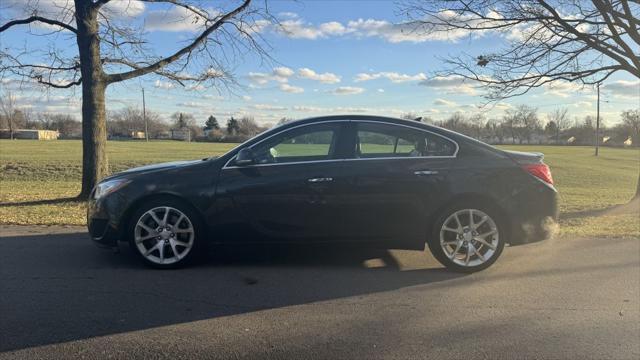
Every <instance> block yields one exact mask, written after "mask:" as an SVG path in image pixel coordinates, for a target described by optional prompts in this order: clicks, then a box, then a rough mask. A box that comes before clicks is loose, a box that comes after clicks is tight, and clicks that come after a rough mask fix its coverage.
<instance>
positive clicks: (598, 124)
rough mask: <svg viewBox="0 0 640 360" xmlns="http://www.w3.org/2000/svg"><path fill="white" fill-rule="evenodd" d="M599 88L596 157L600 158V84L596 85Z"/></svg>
mask: <svg viewBox="0 0 640 360" xmlns="http://www.w3.org/2000/svg"><path fill="white" fill-rule="evenodd" d="M596 87H597V88H598V105H597V112H596V156H598V147H599V145H600V83H598V84H597V85H596Z"/></svg>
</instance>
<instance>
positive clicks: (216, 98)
mask: <svg viewBox="0 0 640 360" xmlns="http://www.w3.org/2000/svg"><path fill="white" fill-rule="evenodd" d="M6 1H7V2H6V3H5V4H8V8H7V9H6V10H7V11H0V12H1V13H2V15H0V20H1V21H2V22H5V21H6V20H7V19H8V18H10V17H11V16H16V15H20V13H21V11H24V10H21V9H19V7H20V6H22V5H23V3H21V2H19V1H17V0H6ZM67 1H69V0H40V2H38V3H37V5H38V6H39V7H41V9H39V11H41V12H45V13H46V11H59V7H57V8H56V7H52V4H53V5H56V4H57V5H60V3H61V2H62V3H63V4H66V3H67ZM3 2H4V1H3ZM112 3H113V4H114V5H112V6H113V9H110V11H112V12H113V14H112V16H113V17H114V18H115V19H116V20H117V21H122V22H123V23H127V22H130V23H132V24H138V25H141V24H144V28H145V30H146V32H147V38H148V39H149V40H150V44H149V45H150V47H151V48H152V49H153V51H154V52H155V53H156V54H158V55H162V54H169V53H171V51H172V50H175V49H177V48H178V46H179V45H180V44H181V43H182V42H184V41H185V40H186V39H188V38H189V37H191V36H193V35H194V34H195V32H194V30H196V28H194V26H195V25H193V24H192V23H191V22H190V21H189V20H188V19H185V18H184V16H183V15H181V14H179V13H177V12H175V11H171V10H168V9H167V8H166V7H162V6H156V5H149V4H142V3H138V2H136V1H130V0H113V1H112ZM222 3H223V4H227V5H232V4H234V2H233V1H231V0H227V1H224V2H222ZM215 4H220V2H204V7H210V6H213V5H215ZM268 4H269V8H270V11H271V13H272V14H273V15H275V16H276V17H277V18H278V19H279V20H280V21H281V24H282V26H283V27H284V28H285V29H287V32H286V33H285V32H283V31H281V30H278V29H276V28H274V27H273V26H265V27H263V28H261V31H260V35H261V36H263V37H264V39H265V40H266V42H267V43H268V44H269V46H270V47H271V50H270V54H271V56H272V58H273V60H271V61H262V60H263V59H260V58H259V57H257V56H255V55H251V54H249V55H247V56H241V57H237V58H235V59H233V61H232V62H231V64H229V66H230V68H231V70H232V72H233V74H234V75H235V77H236V79H237V81H238V83H239V86H237V87H235V88H233V89H232V90H233V92H232V93H230V92H228V91H226V89H221V90H216V89H200V88H193V87H186V88H185V87H182V86H181V85H179V84H177V83H173V82H171V81H169V80H166V79H162V78H159V77H157V76H153V75H152V76H146V77H143V78H138V79H134V80H130V81H128V82H126V83H121V84H117V85H114V86H111V87H110V88H109V90H108V93H107V96H108V110H109V111H114V110H117V109H119V108H121V107H123V106H141V105H142V98H141V88H142V87H144V88H145V92H146V95H147V108H148V109H150V110H152V111H155V112H158V113H160V114H161V115H163V116H164V117H167V118H168V116H169V115H170V114H171V113H174V112H176V111H181V112H185V113H192V114H193V115H194V116H195V117H196V119H197V121H199V122H200V123H203V122H204V120H205V119H206V117H207V116H208V115H214V116H216V117H218V118H219V119H220V120H222V122H224V121H225V120H226V118H228V117H229V116H231V115H234V116H242V115H251V116H253V117H255V119H256V120H258V121H259V122H262V123H264V124H271V123H275V122H277V121H278V119H280V118H282V117H288V118H302V117H308V116H317V115H324V114H337V113H362V114H379V115H391V116H400V115H402V114H403V113H407V112H412V113H417V114H419V115H426V116H430V117H432V118H434V119H445V118H446V117H448V116H450V115H451V114H452V113H454V112H456V111H462V112H465V113H470V112H474V111H483V112H486V115H487V116H500V115H501V114H502V112H503V111H505V110H506V109H508V108H510V107H512V106H515V105H517V104H521V103H526V104H529V105H533V106H536V107H538V108H539V112H540V115H541V118H542V119H544V117H545V113H547V112H550V111H552V110H554V109H555V108H557V107H567V108H568V109H569V111H570V113H571V114H572V116H579V117H583V116H585V115H595V92H594V91H593V90H592V89H582V88H580V87H579V86H576V85H574V84H569V83H562V84H558V85H557V86H555V87H554V88H550V87H547V88H542V89H538V90H535V91H533V92H531V93H529V94H527V95H524V96H521V97H518V98H514V99H510V100H508V101H504V102H500V103H498V104H494V105H495V106H490V107H484V108H479V107H478V105H480V104H483V103H484V102H485V100H484V99H483V98H482V93H483V91H482V89H481V88H478V87H477V86H476V84H472V83H468V82H467V83H461V81H460V80H459V79H457V78H454V77H449V78H438V77H435V76H434V73H435V72H436V71H438V70H441V69H442V68H443V64H442V60H441V58H442V57H446V56H448V55H456V54H459V53H461V52H466V53H470V54H481V53H483V52H484V51H486V49H491V48H495V47H496V46H500V44H502V43H503V42H504V41H505V40H504V38H503V37H502V36H499V35H486V36H483V37H476V36H474V37H470V36H468V35H466V34H450V36H448V38H441V37H435V36H433V35H428V34H427V35H424V34H409V33H406V32H404V33H403V32H400V31H399V30H398V28H397V27H394V26H393V23H398V22H401V21H402V20H403V19H402V18H401V17H397V15H396V14H397V11H398V7H397V5H396V4H394V3H393V2H391V1H350V2H337V1H322V0H317V1H284V0H281V1H270V2H269V3H268ZM53 9H56V10H53ZM56 16H62V15H60V14H57V15H56ZM30 29H31V34H30V33H29V31H28V30H29V28H28V27H24V26H23V27H15V28H13V29H12V30H10V31H8V32H5V33H3V35H2V38H1V39H0V40H1V42H2V47H3V48H5V47H16V46H20V47H26V48H29V49H35V50H36V51H29V52H28V53H27V54H25V55H24V57H23V60H25V61H26V60H30V61H32V62H38V61H39V60H38V56H39V54H38V53H37V50H42V49H47V50H48V49H49V47H50V46H51V43H50V42H49V41H50V40H52V41H53V46H54V47H55V49H56V50H55V51H57V52H59V53H60V54H70V55H74V54H75V48H74V46H75V43H74V40H73V38H71V37H70V36H68V35H67V34H64V33H60V34H58V35H55V36H54V37H48V38H45V37H41V36H35V35H34V34H41V33H42V32H43V31H45V30H46V29H42V28H37V27H31V28H30ZM194 71H195V70H194ZM2 81H3V82H2V88H3V89H2V91H3V92H6V91H12V92H13V93H14V94H15V95H16V96H17V97H18V103H19V104H20V105H21V106H25V107H31V108H32V110H34V111H49V112H69V113H73V114H76V115H77V116H78V117H79V112H80V107H79V105H80V101H79V98H80V96H79V95H80V89H79V88H78V89H75V91H73V90H71V91H67V90H50V91H48V92H42V91H39V90H35V89H33V88H32V87H29V86H27V87H23V88H22V89H20V88H18V87H17V83H16V82H15V81H14V80H13V79H12V78H11V77H7V78H5V79H3V80H2ZM639 96H640V84H639V83H638V81H637V80H635V79H634V78H633V77H631V76H630V75H627V74H619V75H615V76H613V77H612V78H611V79H610V80H608V81H607V83H606V84H605V86H604V90H603V94H602V98H603V99H604V100H606V101H607V102H604V103H603V104H602V114H603V117H604V119H605V121H606V123H608V124H613V123H615V122H616V121H618V116H619V113H620V111H621V110H623V109H628V108H638V107H639Z"/></svg>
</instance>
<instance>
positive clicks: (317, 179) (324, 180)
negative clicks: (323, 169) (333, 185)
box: [307, 177, 333, 183]
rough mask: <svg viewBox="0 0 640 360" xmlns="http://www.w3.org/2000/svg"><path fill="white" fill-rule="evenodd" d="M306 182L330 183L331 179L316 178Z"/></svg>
mask: <svg viewBox="0 0 640 360" xmlns="http://www.w3.org/2000/svg"><path fill="white" fill-rule="evenodd" d="M307 181H308V182H310V183H321V182H330V181H333V178H330V177H317V178H311V179H307Z"/></svg>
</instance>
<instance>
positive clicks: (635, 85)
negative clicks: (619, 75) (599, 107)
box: [601, 80, 640, 102]
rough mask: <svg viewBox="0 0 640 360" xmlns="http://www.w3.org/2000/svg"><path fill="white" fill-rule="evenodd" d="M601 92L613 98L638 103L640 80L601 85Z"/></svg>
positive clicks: (639, 98) (639, 100)
mask: <svg viewBox="0 0 640 360" xmlns="http://www.w3.org/2000/svg"><path fill="white" fill-rule="evenodd" d="M601 90H603V91H604V92H606V93H608V94H611V95H613V96H614V97H622V98H630V99H635V100H636V101H638V102H640V80H637V81H633V80H631V81H629V80H618V81H613V82H611V83H606V84H604V85H602V87H601Z"/></svg>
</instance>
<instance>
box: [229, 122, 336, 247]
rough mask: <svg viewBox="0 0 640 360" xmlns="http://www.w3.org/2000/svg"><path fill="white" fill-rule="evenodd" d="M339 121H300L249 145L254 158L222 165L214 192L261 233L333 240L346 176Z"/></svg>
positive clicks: (291, 238) (294, 238) (278, 237)
mask: <svg viewBox="0 0 640 360" xmlns="http://www.w3.org/2000/svg"><path fill="white" fill-rule="evenodd" d="M341 127H342V123H341V122H330V123H320V124H311V125H303V126H300V127H296V128H293V129H289V130H285V131H283V132H281V133H278V134H276V135H274V136H272V137H270V138H268V139H265V140H263V141H261V142H259V143H257V144H255V145H253V146H251V151H252V153H253V156H254V163H253V164H251V165H246V166H237V165H236V164H234V162H233V160H232V161H230V163H229V164H227V166H225V167H224V168H223V169H222V172H221V176H220V181H219V183H218V192H219V194H220V195H221V196H226V197H229V198H231V199H232V201H233V204H234V206H235V207H236V208H237V209H238V210H239V211H238V213H239V214H241V216H243V217H244V219H245V221H246V223H247V224H250V226H251V227H252V228H253V230H255V231H257V232H258V233H260V234H261V235H265V236H266V237H268V238H270V239H274V240H287V241H297V240H302V239H309V238H313V239H317V240H331V239H332V238H333V236H335V235H336V231H335V230H336V229H335V227H334V224H335V222H336V221H337V220H338V218H339V216H340V214H339V213H338V212H337V210H338V209H337V208H336V202H335V200H336V199H338V198H339V197H340V194H339V192H340V191H341V190H344V185H345V178H344V176H342V171H341V168H342V166H343V164H342V159H341V157H343V156H341V154H340V151H339V145H338V144H339V140H340V136H341V133H342V132H341Z"/></svg>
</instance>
